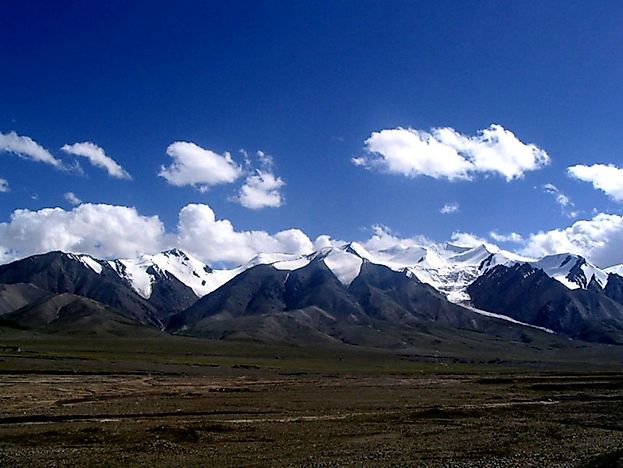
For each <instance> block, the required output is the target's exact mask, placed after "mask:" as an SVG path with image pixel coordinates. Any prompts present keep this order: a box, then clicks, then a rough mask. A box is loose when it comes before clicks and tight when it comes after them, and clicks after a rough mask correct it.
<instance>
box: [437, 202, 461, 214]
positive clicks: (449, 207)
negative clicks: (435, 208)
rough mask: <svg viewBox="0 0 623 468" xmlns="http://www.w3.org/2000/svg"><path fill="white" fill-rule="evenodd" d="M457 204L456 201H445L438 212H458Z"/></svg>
mask: <svg viewBox="0 0 623 468" xmlns="http://www.w3.org/2000/svg"><path fill="white" fill-rule="evenodd" d="M459 208H460V207H459V204H458V203H456V202H452V203H446V204H445V205H443V206H442V207H441V208H440V209H439V212H440V213H441V214H452V213H458V211H459Z"/></svg>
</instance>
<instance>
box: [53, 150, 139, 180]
mask: <svg viewBox="0 0 623 468" xmlns="http://www.w3.org/2000/svg"><path fill="white" fill-rule="evenodd" d="M61 149H62V150H63V151H64V152H65V153H67V154H72V155H74V156H80V157H83V158H86V159H88V160H89V162H90V163H91V164H93V165H94V166H96V167H100V168H102V169H105V170H106V171H107V172H108V175H109V176H111V177H115V178H117V179H128V180H129V179H132V176H130V174H128V173H127V171H126V170H125V169H124V168H122V167H121V166H120V165H119V164H117V162H116V161H115V160H114V159H112V158H111V157H110V156H108V155H107V154H106V152H105V151H104V150H103V149H102V148H101V147H99V146H97V145H96V144H94V143H91V142H90V141H85V142H82V143H74V144H73V145H63V147H62V148H61Z"/></svg>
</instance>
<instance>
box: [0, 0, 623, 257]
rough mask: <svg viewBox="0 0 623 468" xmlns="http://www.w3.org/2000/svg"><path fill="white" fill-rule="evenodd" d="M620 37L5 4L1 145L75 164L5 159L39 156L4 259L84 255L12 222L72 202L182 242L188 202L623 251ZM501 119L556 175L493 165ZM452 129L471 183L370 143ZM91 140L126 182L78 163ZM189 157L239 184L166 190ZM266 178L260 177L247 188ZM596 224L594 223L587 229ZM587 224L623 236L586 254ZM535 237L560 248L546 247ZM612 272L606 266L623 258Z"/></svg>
mask: <svg viewBox="0 0 623 468" xmlns="http://www.w3.org/2000/svg"><path fill="white" fill-rule="evenodd" d="M621 24H623V4H622V3H621V2H616V1H610V2H608V1H594V2H568V1H565V2H554V1H548V2H531V1H530V2H528V1H517V2H480V1H478V2H476V1H474V2H462V1H461V2H458V1H457V2H452V1H446V2H400V1H392V2H371V1H359V2H278V1H270V2H268V1H266V2H261V1H259V2H199V1H195V2H174V3H173V2H160V3H159V2H155V1H149V2H147V1H145V2H140V1H135V2H122V1H107V2H79V1H54V2H49V1H40V2H36V1H19V2H18V1H9V2H5V3H4V4H3V10H2V13H1V14H0V50H1V57H2V62H1V63H2V68H1V72H0V133H2V134H3V135H5V136H6V135H10V134H11V132H15V135H16V138H25V137H28V138H30V139H31V140H32V141H33V142H35V143H36V144H37V145H39V146H41V147H43V148H45V149H47V151H48V152H49V154H50V155H52V157H54V158H55V159H57V160H59V161H61V162H62V167H61V168H59V167H54V165H53V164H50V163H49V162H48V163H46V162H41V161H35V160H33V156H32V155H28V154H21V157H20V156H19V155H16V150H15V146H12V147H11V146H10V145H15V144H17V143H16V141H18V142H22V143H23V141H24V140H16V139H15V138H13V140H11V139H10V138H9V137H6V138H5V140H6V141H5V143H4V147H3V146H2V145H1V144H0V149H2V148H4V150H3V151H2V152H0V179H2V180H4V181H5V184H6V191H4V192H3V193H0V222H2V223H3V224H2V226H0V247H2V248H3V249H4V250H5V251H7V252H8V251H12V252H13V253H14V255H18V254H19V253H22V254H23V253H26V252H30V251H36V250H42V249H43V247H44V246H52V247H54V246H56V245H58V246H59V247H64V246H67V245H71V244H67V242H65V241H63V240H62V239H61V240H58V242H56V241H54V239H51V238H49V237H48V238H46V237H45V235H44V234H42V233H41V232H40V231H32V232H31V231H28V229H35V228H34V227H32V226H31V225H28V227H24V226H22V225H20V226H17V224H16V225H13V226H11V223H13V221H11V215H12V213H13V212H14V211H15V210H19V209H27V210H30V212H32V213H39V212H40V210H42V209H46V208H52V207H60V208H62V209H63V210H64V211H67V212H70V211H72V210H76V209H78V208H79V206H78V207H74V205H73V204H72V203H70V202H69V201H67V195H66V194H67V193H69V192H71V193H73V194H74V195H75V196H76V198H78V199H79V200H80V201H82V202H84V203H91V204H103V205H110V206H124V207H131V208H134V209H135V211H136V213H138V215H139V216H141V217H153V216H158V219H159V221H160V222H161V223H162V226H163V229H164V232H165V234H166V235H169V234H172V233H177V231H176V229H178V228H176V225H177V224H178V219H179V215H180V210H182V209H183V207H185V206H187V205H189V204H200V205H209V207H210V208H211V209H212V210H213V212H214V213H215V216H216V218H217V219H223V220H229V221H230V222H231V224H232V226H233V229H234V230H235V232H244V231H247V230H262V231H266V232H267V233H269V234H271V235H272V234H274V233H276V232H279V231H283V230H287V229H290V228H298V229H300V230H302V231H303V232H304V233H305V234H306V235H307V236H308V237H309V238H310V239H311V240H312V241H313V240H314V239H316V237H317V236H319V235H322V234H328V235H330V236H332V237H333V238H335V239H349V240H350V239H365V238H367V237H369V236H370V235H372V233H373V226H379V225H380V226H385V231H386V232H389V231H390V230H391V232H392V233H393V235H395V236H397V237H403V238H404V237H413V236H416V235H423V236H426V237H428V238H430V239H434V240H438V241H442V240H447V239H450V238H451V237H452V235H453V233H456V232H465V233H471V234H472V235H474V236H477V237H479V238H483V239H486V240H488V241H490V242H493V241H496V240H495V239H492V238H491V232H495V233H497V234H500V235H504V236H510V235H511V234H512V233H515V234H516V235H517V236H521V241H517V242H514V243H508V242H504V241H503V240H502V241H501V240H500V239H498V240H497V241H496V243H498V244H501V245H503V246H505V247H507V248H509V249H514V250H518V251H525V252H527V253H549V252H550V251H553V250H560V249H566V250H574V249H576V250H578V251H581V252H583V253H587V254H588V255H590V254H591V252H592V250H591V248H592V244H591V245H589V246H588V247H587V246H586V245H587V242H593V243H594V244H595V245H597V244H598V243H599V242H601V243H608V244H612V243H613V242H619V241H620V242H621V243H623V240H621V239H623V233H622V230H623V228H620V225H621V224H622V223H620V221H621V220H620V218H619V217H620V215H621V211H622V210H621V201H623V188H622V187H621V185H623V182H622V180H623V171H621V172H618V171H619V169H620V167H621V165H622V164H623V152H622V148H623V114H622V113H621V109H622V108H623V55H622V54H621V44H623V29H622V28H621ZM492 124H498V125H500V126H501V127H502V129H503V130H506V131H508V132H512V134H513V135H514V137H513V138H515V139H516V141H517V142H519V143H521V144H522V145H524V146H525V147H527V145H530V144H532V145H534V148H536V150H534V151H533V152H532V153H530V154H532V155H534V154H537V153H535V151H537V150H538V151H542V152H544V153H546V155H547V161H546V162H544V160H543V159H542V158H541V162H540V163H539V162H538V161H537V162H535V161H536V159H535V160H534V161H531V162H526V161H525V158H524V159H521V158H520V160H521V161H524V162H525V164H524V165H523V166H522V168H520V169H519V170H518V171H519V172H516V173H515V175H514V176H513V177H512V178H510V179H509V177H507V176H508V172H507V173H506V175H505V174H504V173H502V172H501V171H500V170H499V166H496V164H493V165H491V164H489V165H486V164H485V165H484V166H483V165H482V164H481V163H479V162H478V161H477V160H478V159H479V158H480V156H479V155H482V154H484V153H482V152H479V151H480V150H483V151H487V150H489V149H490V148H489V146H491V145H488V144H487V143H486V142H485V143H482V141H481V140H478V138H479V137H478V135H479V133H478V132H480V131H482V130H485V129H487V128H489V127H490V126H491V125H492ZM436 128H451V129H453V130H454V132H456V134H457V135H460V136H462V138H463V140H461V141H462V143H460V144H459V145H458V146H457V144H454V145H450V146H451V147H452V148H453V149H454V150H455V152H458V154H459V155H460V156H461V157H462V158H463V160H465V161H467V162H468V163H469V164H470V165H471V166H470V167H472V166H473V167H472V169H469V170H467V171H466V172H464V173H463V174H462V176H461V177H455V178H448V177H447V173H444V174H446V175H443V174H442V173H440V172H436V173H435V174H437V175H436V176H433V177H431V171H430V170H429V169H430V167H429V166H426V164H425V166H426V167H427V168H428V169H426V168H425V169H422V167H421V166H417V164H416V166H417V167H419V168H420V169H417V170H414V169H413V167H416V166H409V164H410V163H409V161H408V159H409V158H411V153H409V152H408V151H407V154H406V155H402V156H397V155H396V154H394V153H392V151H393V150H392V148H393V146H392V141H390V140H391V138H392V136H391V135H389V134H382V135H381V136H382V137H383V138H385V137H387V138H390V140H387V139H383V138H380V140H382V141H379V145H378V146H377V148H381V149H382V151H381V152H376V153H374V152H371V151H370V147H369V146H366V141H368V139H369V138H370V137H371V135H372V134H373V133H374V132H382V131H383V130H397V129H402V130H403V131H404V132H408V133H404V134H403V135H402V136H405V135H406V136H409V137H413V136H414V135H417V138H418V139H420V140H421V141H424V140H426V141H429V143H430V138H433V140H435V136H434V135H435V132H434V131H433V130H432V129H436ZM409 129H410V130H409ZM416 131H417V132H418V133H415V132H416ZM431 132H432V134H431ZM396 135H398V134H396ZM500 135H508V134H507V133H504V134H502V133H500ZM509 138H510V137H509ZM427 139H428V140H427ZM442 140H443V141H441V140H439V138H437V139H436V140H435V141H441V144H442V145H445V146H444V147H446V146H448V141H449V140H447V139H445V140H444V139H442ZM478 141H480V146H478V144H477V143H478ZM513 141H514V140H513ZM84 142H90V143H92V144H93V145H96V147H99V148H101V149H102V150H103V152H104V154H105V155H106V157H107V158H108V159H107V160H114V161H115V162H116V164H118V166H119V167H120V168H122V170H123V171H125V173H127V174H129V175H130V176H131V179H129V178H124V177H118V176H114V175H111V173H110V171H109V169H106V168H105V167H102V166H101V165H100V166H97V165H94V164H92V160H91V159H88V158H87V157H85V156H84V155H79V154H76V151H78V152H80V151H79V150H77V149H76V147H74V152H73V153H72V152H71V147H70V146H71V145H74V144H76V143H84ZM175 142H189V143H193V144H194V145H196V147H197V148H199V150H197V151H198V153H193V154H195V156H196V157H198V158H201V157H203V156H205V153H202V152H201V151H202V150H206V151H209V152H211V153H210V154H211V155H212V156H213V157H221V158H222V157H223V156H224V154H225V152H229V153H230V154H231V158H232V162H231V165H230V166H231V167H234V172H235V174H233V173H232V174H230V177H227V176H226V175H225V176H223V174H221V175H220V176H219V177H220V179H219V177H217V179H218V180H219V181H220V183H218V184H214V183H208V184H205V183H201V182H196V183H195V184H194V185H184V184H183V182H182V179H183V177H182V176H183V174H177V176H174V177H169V178H168V179H167V178H166V177H163V176H159V174H162V167H163V166H164V168H165V170H167V168H168V170H169V171H171V170H172V169H171V164H172V163H173V162H174V160H173V158H172V157H171V156H169V155H168V154H167V148H170V145H172V144H174V143H175ZM475 142H476V143H475ZM433 143H434V142H433ZM65 145H68V146H67V147H65V148H66V150H67V151H65V150H62V149H61V148H62V147H63V146H65ZM474 145H476V149H474V148H473V147H474ZM11 148H13V150H11ZM176 148H177V147H176ZM457 148H458V149H457ZM470 148H471V149H470ZM478 148H480V149H478ZM496 148H497V149H496ZM177 149H179V150H180V151H182V153H179V154H187V153H184V152H183V151H185V150H183V149H181V147H180V148H177ZM186 149H188V148H186ZM408 149H409V148H408ZM524 149H525V148H524ZM83 150H84V148H83ZM195 150H196V148H195ZM240 150H244V151H246V153H247V155H248V156H247V159H250V164H245V157H244V155H243V153H242V152H241V151H240ZM409 150H410V151H411V150H412V151H415V150H414V149H413V148H410V149H409ZM420 150H421V151H423V152H425V153H426V152H427V151H429V152H430V154H426V155H424V156H426V157H429V158H430V161H432V162H431V164H437V163H440V161H441V159H443V158H444V157H446V156H444V155H445V154H446V153H443V152H442V153H436V152H434V151H433V150H434V148H433V147H432V146H430V144H429V146H427V147H422V148H420ZM498 150H499V148H498V147H494V148H493V149H492V151H493V152H494V153H495V152H496V151H498ZM192 151H194V150H192ZM192 151H191V152H192ZM257 151H262V152H263V153H264V154H265V155H270V156H271V157H272V163H271V162H270V161H267V159H266V158H258V157H257V155H256V153H257ZM418 151H419V150H418ZM508 151H510V153H508ZM508 151H507V153H508V154H506V156H507V157H511V158H514V157H515V156H516V155H514V154H511V153H513V151H512V150H508ZM518 151H519V152H520V153H521V149H520V150H518ZM173 152H174V153H175V148H174V150H173ZM498 152H499V151H498ZM90 154H92V153H90ZM175 154H178V153H175ZM538 154H542V153H538ZM202 155H203V156H202ZM519 156H521V154H520V155H519ZM519 156H518V157H519ZM524 156H526V155H525V154H524V155H523V156H521V157H524ZM208 157H210V156H209V155H208V156H206V158H208ZM395 157H400V158H406V159H405V161H406V164H407V166H405V167H403V170H395V167H394V170H392V169H391V168H390V165H389V163H388V161H390V160H394V162H395V161H396V160H395V159H392V158H395ZM413 157H414V158H416V159H417V158H419V157H422V154H419V153H418V154H415V155H414V156H413ZM483 157H484V156H483ZM492 157H497V156H496V155H495V154H494V156H492ZM500 157H501V158H504V157H505V155H504V154H502V155H500ZM526 157H527V156H526ZM353 158H360V159H359V160H360V161H363V159H365V161H366V162H365V163H362V164H359V165H357V164H354V163H353ZM361 158H363V159H361ZM537 159H538V158H537ZM219 161H221V162H222V159H221V160H219ZM262 161H263V162H262ZM405 161H402V160H401V162H405ZM430 161H429V162H430ZM100 162H101V160H100ZM441 162H443V161H441ZM76 163H78V164H79V167H78V166H77V165H76ZM427 164H428V163H427ZM578 165H580V166H582V168H581V170H576V171H575V173H570V172H569V170H568V168H569V167H572V166H578ZM595 165H600V166H599V167H596V166H595ZM608 165H610V166H608ZM602 166H605V167H609V168H610V169H605V170H604V169H603V167H602ZM109 167H110V166H109ZM227 167H228V166H227V165H225V166H222V165H221V166H218V167H212V169H209V168H208V169H206V170H212V171H217V172H218V171H221V170H227ZM258 170H259V171H260V173H259V174H262V177H263V179H262V180H259V179H257V178H256V179H255V180H254V179H253V177H254V176H255V177H257V176H258V172H256V171H258ZM435 170H436V169H435ZM113 172H114V170H113ZM193 172H194V173H195V174H198V173H197V172H196V171H193V170H190V173H193ZM453 173H454V174H456V172H453ZM169 174H171V172H169ZM574 174H575V175H574ZM186 175H188V174H186ZM175 177H177V178H175ZM180 177H181V178H180ZM270 177H272V179H270V180H268V181H267V178H270ZM232 179H233V180H232ZM184 180H186V179H184ZM212 180H213V181H214V180H215V179H212ZM172 181H173V182H172ZM175 181H177V182H176V183H177V185H175V183H174V182H175ZM262 181H263V182H264V183H265V184H264V185H261V184H260V189H262V187H263V188H264V189H265V188H266V187H268V186H269V185H270V182H272V187H273V188H272V190H273V191H272V198H271V197H270V196H268V198H266V193H264V192H262V193H259V195H258V192H257V191H256V192H252V194H251V195H253V196H256V195H257V196H260V197H261V200H262V201H260V202H258V199H257V198H255V203H256V206H251V207H249V206H250V203H249V202H247V203H246V205H247V206H243V205H244V204H245V203H243V201H242V198H241V192H240V190H241V188H242V187H243V186H244V185H247V186H252V185H253V183H254V182H255V183H258V182H262ZM547 184H550V185H547ZM552 186H553V187H555V189H554V188H552ZM1 187H2V186H0V189H1ZM202 187H203V188H204V189H205V188H208V190H201V188H202ZM544 187H549V189H546V188H544ZM595 187H597V188H595ZM256 188H257V186H256ZM556 190H557V191H556ZM260 191H261V190H260ZM275 197H276V198H275ZM561 197H564V198H561ZM251 198H252V197H251ZM249 200H250V198H249ZM275 200H277V201H275ZM565 200H566V201H565ZM77 201H78V200H74V202H76V203H77ZM247 201H248V200H247ZM258 203H259V204H260V205H261V204H262V203H264V204H265V205H271V204H272V205H273V206H264V207H263V208H260V207H259V206H257V204H258ZM74 204H75V203H74ZM274 205H279V206H274ZM563 205H564V206H563ZM444 206H447V207H455V209H454V210H453V209H452V208H448V209H445V210H442V208H443V207H444ZM441 211H447V213H442V212H441ZM599 215H603V216H610V217H609V218H607V221H603V219H606V218H599V219H598V221H595V218H596V217H597V216H599ZM40 216H41V217H43V216H44V214H42V213H40ZM612 216H614V217H612ZM35 218H36V215H32V216H30V218H29V220H30V221H29V222H32V223H33V224H37V223H36V222H35V221H33V219H35ZM582 221H586V222H592V223H593V224H591V225H579V227H578V226H577V225H576V224H575V223H578V222H582ZM59 222H63V221H59ZM603 223H606V224H603ZM46 226H47V230H48V231H50V230H52V231H53V229H49V227H50V226H48V225H46ZM574 226H576V227H575V228H574ZM587 226H588V227H587ZM3 229H4V234H3ZM24 229H26V231H27V232H28V233H30V234H26V236H29V237H31V238H32V237H37V238H40V241H38V244H36V245H30V244H29V242H28V240H22V241H21V243H15V245H13V243H14V242H13V240H14V239H11V238H10V236H14V237H15V236H16V235H17V234H16V233H17V232H22V233H23V232H25V231H24ZM565 229H572V230H571V231H565ZM590 229H592V230H597V231H603V230H604V229H605V230H608V229H610V230H612V232H613V234H612V236H614V237H612V238H610V237H607V238H600V237H599V238H596V237H595V236H593V237H590V236H589V237H590V239H588V240H587V239H586V236H587V234H586V232H587V230H590ZM556 230H559V231H561V232H562V233H563V234H564V235H565V236H566V237H565V239H563V240H561V239H559V238H558V237H559V236H558V237H557V235H556V232H557V231H556ZM540 231H543V233H544V234H548V233H550V232H554V234H551V235H549V237H546V238H544V239H541V240H540V241H539V240H538V239H535V238H534V235H535V234H536V233H538V232H540ZM578 232H580V234H578ZM608 232H610V231H608ZM178 234H179V233H178ZM3 235H4V237H3ZM46 235H48V236H51V235H52V234H49V232H48V234H46ZM85 235H86V234H85ZM577 235H581V236H584V237H581V238H578V237H577ZM573 236H575V237H573ZM455 237H456V236H455ZM517 239H518V237H516V238H515V240H517ZM567 240H568V242H567ZM209 241H210V239H205V242H209ZM535 242H537V244H534V243H535ZM97 243H98V242H95V241H94V243H93V244H94V245H96V244H97ZM86 244H87V243H83V244H82V245H86ZM156 244H159V243H158V242H156ZM156 244H154V246H155V245H156ZM535 245H536V246H535ZM617 245H618V244H617ZM76 248H77V249H78V250H79V249H80V247H76ZM530 249H532V250H530ZM539 249H540V250H539ZM582 249H584V250H582ZM102 253H103V254H111V255H112V254H114V253H115V252H114V251H102ZM122 253H124V252H122ZM608 255H610V252H602V253H600V254H599V255H598V256H596V260H597V259H598V260H599V262H600V263H615V261H618V260H621V261H623V258H621V259H619V258H618V257H617V258H614V257H613V258H612V259H611V260H610V259H609V258H608ZM204 257H206V256H205V255H204ZM207 260H212V258H209V256H208V258H207Z"/></svg>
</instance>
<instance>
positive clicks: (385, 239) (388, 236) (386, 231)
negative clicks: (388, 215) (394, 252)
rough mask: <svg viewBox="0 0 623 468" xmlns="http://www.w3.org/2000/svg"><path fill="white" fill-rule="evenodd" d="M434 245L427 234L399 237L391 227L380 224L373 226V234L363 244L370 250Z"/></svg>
mask: <svg viewBox="0 0 623 468" xmlns="http://www.w3.org/2000/svg"><path fill="white" fill-rule="evenodd" d="M430 245H433V241H431V240H430V239H428V238H427V237H425V236H414V237H399V236H398V235H396V234H394V233H393V232H392V230H391V229H390V228H388V227H387V226H383V225H380V224H377V225H374V226H372V236H371V237H370V238H369V239H368V240H366V241H364V242H363V246H364V247H365V248H366V249H369V250H385V249H391V248H395V247H398V248H402V249H406V248H409V247H420V246H430Z"/></svg>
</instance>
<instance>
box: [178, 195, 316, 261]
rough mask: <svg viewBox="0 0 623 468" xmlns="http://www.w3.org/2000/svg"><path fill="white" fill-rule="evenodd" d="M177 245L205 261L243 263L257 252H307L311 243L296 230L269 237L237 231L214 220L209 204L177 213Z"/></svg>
mask: <svg viewBox="0 0 623 468" xmlns="http://www.w3.org/2000/svg"><path fill="white" fill-rule="evenodd" d="M177 244H178V245H179V246H180V247H181V248H182V249H186V250H188V251H189V252H190V253H193V254H195V255H197V256H198V257H199V258H201V259H203V260H206V261H208V262H215V261H220V262H234V263H243V262H246V261H247V260H249V259H250V258H252V257H253V256H255V255H257V254H258V253H260V252H264V253H270V252H285V253H293V254H303V253H309V252H311V251H312V250H313V245H312V242H311V240H310V239H309V238H308V237H307V236H306V235H305V233H303V232H302V231H300V230H298V229H288V230H285V231H280V232H278V233H277V234H274V235H271V234H268V233H267V232H265V231H236V230H235V228H234V226H233V225H232V223H231V222H230V221H229V220H227V219H216V216H215V215H214V211H212V209H211V208H210V207H209V206H208V205H201V204H190V205H187V206H185V207H184V208H182V210H181V211H180V219H179V224H178V234H177Z"/></svg>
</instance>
